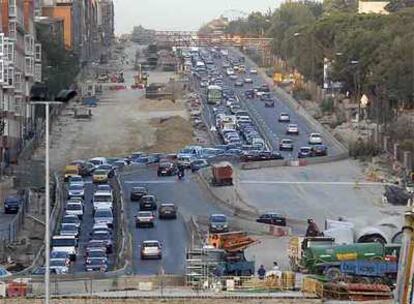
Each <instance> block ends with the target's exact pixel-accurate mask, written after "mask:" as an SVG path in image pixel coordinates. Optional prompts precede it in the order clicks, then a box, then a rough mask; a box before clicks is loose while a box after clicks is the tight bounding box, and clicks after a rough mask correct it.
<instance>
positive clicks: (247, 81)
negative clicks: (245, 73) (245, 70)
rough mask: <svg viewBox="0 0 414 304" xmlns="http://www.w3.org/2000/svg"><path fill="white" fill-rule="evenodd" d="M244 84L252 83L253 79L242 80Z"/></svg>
mask: <svg viewBox="0 0 414 304" xmlns="http://www.w3.org/2000/svg"><path fill="white" fill-rule="evenodd" d="M244 83H253V79H251V78H244Z"/></svg>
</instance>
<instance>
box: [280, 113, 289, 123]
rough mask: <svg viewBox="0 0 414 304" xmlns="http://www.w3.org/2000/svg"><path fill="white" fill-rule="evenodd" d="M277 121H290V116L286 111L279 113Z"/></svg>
mask: <svg viewBox="0 0 414 304" xmlns="http://www.w3.org/2000/svg"><path fill="white" fill-rule="evenodd" d="M279 122H290V116H289V114H288V113H280V115H279Z"/></svg>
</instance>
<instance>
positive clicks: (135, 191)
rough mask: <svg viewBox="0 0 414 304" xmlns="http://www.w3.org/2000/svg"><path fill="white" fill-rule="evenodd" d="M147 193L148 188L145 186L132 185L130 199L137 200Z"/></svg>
mask: <svg viewBox="0 0 414 304" xmlns="http://www.w3.org/2000/svg"><path fill="white" fill-rule="evenodd" d="M147 194H148V190H147V188H145V187H132V189H131V194H130V199H131V201H139V200H140V199H141V198H142V197H143V196H144V195H147Z"/></svg>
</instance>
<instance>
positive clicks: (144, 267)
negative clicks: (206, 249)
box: [121, 167, 226, 275]
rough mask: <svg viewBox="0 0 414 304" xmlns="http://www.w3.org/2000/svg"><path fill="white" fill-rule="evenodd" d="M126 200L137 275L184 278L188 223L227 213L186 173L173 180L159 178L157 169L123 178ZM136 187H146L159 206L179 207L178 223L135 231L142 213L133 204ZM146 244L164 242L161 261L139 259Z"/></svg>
mask: <svg viewBox="0 0 414 304" xmlns="http://www.w3.org/2000/svg"><path fill="white" fill-rule="evenodd" d="M121 184H122V189H123V197H124V201H125V204H126V214H127V217H128V231H129V233H130V234H131V238H132V249H133V261H132V267H133V272H134V273H136V274H145V275H148V274H157V273H160V272H163V273H166V274H183V273H184V271H185V253H186V249H187V248H188V245H189V244H190V243H191V236H190V235H189V233H188V231H187V229H186V226H185V221H188V220H189V219H190V217H191V216H203V217H205V216H208V215H209V214H212V213H217V212H220V213H226V212H225V211H224V210H222V208H221V207H220V206H218V205H216V204H214V203H213V202H212V201H211V199H210V198H209V195H208V194H206V193H205V192H203V190H202V189H201V188H200V186H199V185H198V184H197V182H196V181H194V180H193V178H192V175H191V173H187V174H186V176H185V178H184V179H183V180H178V179H177V177H176V176H173V177H158V176H157V172H156V168H151V167H135V168H134V167H132V168H131V169H129V170H128V171H127V172H124V173H122V174H121ZM134 186H144V187H146V188H147V189H148V192H149V193H150V194H153V195H155V196H156V197H157V199H158V205H159V204H160V203H174V204H176V206H177V207H178V212H179V215H178V218H177V220H159V219H158V216H157V219H156V220H155V227H154V228H136V227H135V217H134V216H135V215H136V214H137V212H138V211H139V204H138V203H137V202H131V200H130V191H131V188H132V187H134ZM144 240H158V241H161V242H162V254H163V256H162V259H161V260H144V261H142V260H141V259H140V245H141V242H142V241H144Z"/></svg>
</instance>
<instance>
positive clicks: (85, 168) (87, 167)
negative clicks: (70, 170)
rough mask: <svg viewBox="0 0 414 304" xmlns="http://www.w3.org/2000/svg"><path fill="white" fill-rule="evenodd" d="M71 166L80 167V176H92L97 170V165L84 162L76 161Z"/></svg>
mask: <svg viewBox="0 0 414 304" xmlns="http://www.w3.org/2000/svg"><path fill="white" fill-rule="evenodd" d="M70 165H75V166H78V171H79V175H80V176H90V175H91V174H92V172H93V170H95V165H94V164H92V163H90V162H88V161H84V160H74V161H72V162H71V163H70Z"/></svg>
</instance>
